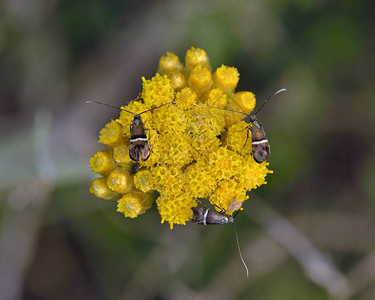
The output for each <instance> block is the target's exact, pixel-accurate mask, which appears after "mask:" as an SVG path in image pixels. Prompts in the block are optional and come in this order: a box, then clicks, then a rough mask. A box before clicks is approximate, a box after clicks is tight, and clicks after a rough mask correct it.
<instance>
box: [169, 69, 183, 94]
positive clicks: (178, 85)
mask: <svg viewBox="0 0 375 300" xmlns="http://www.w3.org/2000/svg"><path fill="white" fill-rule="evenodd" d="M168 78H169V80H170V81H171V85H172V86H173V88H174V89H175V90H177V91H178V90H181V89H183V88H184V87H186V78H185V76H184V75H183V74H182V73H181V72H171V73H169V74H168Z"/></svg>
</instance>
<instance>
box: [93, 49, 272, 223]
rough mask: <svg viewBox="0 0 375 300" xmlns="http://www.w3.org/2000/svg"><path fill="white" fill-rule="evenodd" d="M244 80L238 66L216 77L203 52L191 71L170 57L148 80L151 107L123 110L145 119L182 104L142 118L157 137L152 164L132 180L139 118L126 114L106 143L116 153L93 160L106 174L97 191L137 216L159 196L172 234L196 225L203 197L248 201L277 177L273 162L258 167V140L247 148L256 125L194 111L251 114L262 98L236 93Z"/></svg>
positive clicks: (190, 60)
mask: <svg viewBox="0 0 375 300" xmlns="http://www.w3.org/2000/svg"><path fill="white" fill-rule="evenodd" d="M238 80H239V73H238V71H237V69H236V68H233V67H227V66H224V65H223V66H221V67H219V68H217V69H216V71H215V72H214V73H212V68H211V65H210V61H209V58H208V56H207V54H206V52H205V51H204V50H202V49H198V48H191V49H189V50H188V51H187V53H186V57H185V65H183V64H182V63H181V61H180V60H179V58H178V57H177V56H176V55H175V54H173V53H169V52H168V53H167V54H165V55H163V56H162V57H161V59H160V61H159V68H158V73H157V74H156V75H155V76H154V77H153V78H151V79H150V80H146V79H145V78H142V81H143V91H142V94H141V98H142V99H143V101H136V100H134V101H131V102H130V103H129V104H127V105H126V106H124V107H123V109H126V110H128V111H131V112H134V113H138V114H139V113H141V112H143V111H146V110H149V109H152V108H155V107H157V106H160V105H162V104H166V103H169V102H172V101H175V102H173V103H171V104H168V105H165V106H162V107H159V108H156V109H154V110H151V111H149V112H146V113H144V114H142V115H141V117H142V121H143V122H144V124H145V128H147V129H149V133H150V140H149V145H150V147H151V150H152V152H151V155H150V157H149V159H148V160H147V161H145V162H140V169H139V171H138V172H136V173H135V174H134V175H133V174H132V173H134V172H132V171H131V170H132V167H133V166H134V162H133V161H132V160H131V159H130V157H129V143H130V130H129V128H130V125H131V123H132V121H133V118H134V116H133V115H132V114H130V113H128V112H125V111H122V112H121V115H120V117H119V118H118V119H117V120H112V121H111V122H110V123H108V124H107V125H106V126H105V127H104V128H103V129H102V131H101V132H100V139H99V142H100V143H103V144H105V145H107V146H108V147H109V148H110V149H109V150H107V151H101V152H98V153H96V154H94V155H93V157H92V158H91V160H90V166H91V169H92V170H93V171H94V172H96V173H98V174H100V175H101V176H102V177H101V178H98V179H94V180H93V181H92V183H91V186H90V191H91V192H92V193H93V194H94V195H95V196H97V197H99V198H103V199H106V200H113V201H118V206H117V210H118V211H119V212H122V213H124V215H125V216H126V217H130V218H134V217H137V216H138V215H139V214H142V213H144V212H145V211H146V210H147V209H148V208H150V207H151V206H152V205H153V202H154V191H157V192H158V193H159V194H160V196H159V197H158V198H157V199H156V205H157V208H158V210H159V213H160V215H161V219H162V222H164V221H167V222H169V224H170V227H171V228H173V224H185V223H186V222H187V221H189V220H190V219H191V217H192V210H191V208H192V207H196V206H197V205H198V203H197V201H198V200H197V199H198V198H208V199H209V201H210V202H211V203H213V204H216V205H217V206H218V207H220V208H222V209H224V210H228V206H230V205H233V203H234V202H239V203H242V202H243V201H245V200H247V199H248V196H247V192H248V191H250V190H251V189H254V188H257V187H258V186H260V185H262V184H265V183H266V181H265V177H266V175H267V174H268V173H272V171H270V170H268V169H267V165H268V163H266V162H264V163H261V164H258V163H256V162H255V161H254V159H253V157H252V155H251V151H252V148H251V147H252V146H251V137H250V141H249V142H248V143H246V146H245V147H243V146H244V144H245V141H246V137H247V130H244V129H245V128H246V127H247V126H248V124H247V123H245V122H244V121H242V120H241V119H243V118H244V117H245V116H243V115H242V114H237V113H233V112H228V111H224V110H220V109H213V108H207V107H199V106H195V105H194V104H198V105H203V106H211V107H219V108H227V109H232V110H237V111H241V112H244V113H250V112H251V111H252V110H253V109H254V107H255V97H254V94H253V93H251V92H235V89H236V86H237V83H238ZM250 133H251V132H250ZM239 206H240V205H238V206H236V207H239ZM227 213H229V214H232V213H233V211H227Z"/></svg>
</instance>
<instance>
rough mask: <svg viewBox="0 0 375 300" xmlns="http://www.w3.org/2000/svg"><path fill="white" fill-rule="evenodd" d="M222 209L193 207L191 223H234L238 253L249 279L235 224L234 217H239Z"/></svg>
mask: <svg viewBox="0 0 375 300" xmlns="http://www.w3.org/2000/svg"><path fill="white" fill-rule="evenodd" d="M219 208H220V207H219ZM220 209H221V211H220V212H216V211H212V210H209V209H208V208H202V207H193V208H192V210H193V217H192V219H191V221H192V222H193V223H194V224H199V225H222V224H228V223H232V224H233V228H234V233H235V235H236V241H237V248H238V253H239V254H240V258H241V261H242V263H243V265H244V267H245V269H246V276H247V277H249V269H248V268H247V265H246V263H245V261H244V259H243V257H242V253H241V249H240V242H239V241H238V234H237V229H236V224H235V223H234V217H235V216H236V215H237V213H236V214H235V216H234V217H232V216H228V215H225V212H224V210H223V209H222V208H220ZM237 212H238V211H237Z"/></svg>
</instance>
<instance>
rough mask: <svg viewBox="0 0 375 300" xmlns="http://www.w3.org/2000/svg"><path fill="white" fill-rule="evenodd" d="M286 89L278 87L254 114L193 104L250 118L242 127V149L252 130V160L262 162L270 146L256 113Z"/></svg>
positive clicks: (268, 153) (266, 157) (269, 151)
mask: <svg viewBox="0 0 375 300" xmlns="http://www.w3.org/2000/svg"><path fill="white" fill-rule="evenodd" d="M284 91H286V89H280V90H278V91H277V92H276V93H274V94H273V95H271V96H270V97H268V98H267V99H266V100H265V101H264V103H263V104H262V105H261V106H260V107H259V108H258V110H257V111H256V112H255V113H254V114H246V113H244V112H240V111H236V110H231V109H226V108H221V107H213V106H203V105H198V104H194V105H195V106H199V107H207V108H216V109H221V110H225V111H230V112H234V113H238V114H242V115H245V116H247V117H249V118H250V124H249V125H248V126H247V127H246V128H245V129H244V130H246V129H247V136H246V141H245V144H244V145H243V147H242V149H243V148H244V147H245V146H246V143H247V140H248V139H249V131H251V132H252V135H251V143H252V146H253V147H252V148H253V157H254V160H255V161H256V162H257V163H262V162H264V161H267V159H268V157H269V156H270V153H271V146H270V144H269V142H268V139H267V137H266V133H265V131H264V128H263V126H262V123H261V122H260V121H259V120H258V119H257V116H256V115H257V113H258V112H259V111H260V110H261V109H262V108H263V106H264V105H265V104H266V103H267V102H268V101H269V100H270V99H271V98H272V97H274V96H276V95H277V94H279V93H281V92H284Z"/></svg>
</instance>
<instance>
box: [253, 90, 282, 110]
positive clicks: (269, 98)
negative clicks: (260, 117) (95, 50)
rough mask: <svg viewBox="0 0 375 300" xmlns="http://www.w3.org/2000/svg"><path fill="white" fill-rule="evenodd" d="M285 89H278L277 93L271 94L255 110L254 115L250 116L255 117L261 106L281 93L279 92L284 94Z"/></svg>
mask: <svg viewBox="0 0 375 300" xmlns="http://www.w3.org/2000/svg"><path fill="white" fill-rule="evenodd" d="M285 91H286V89H280V90H278V91H277V92H275V93H273V94H272V95H271V96H269V97H268V98H267V99H266V101H264V102H263V104H262V105H261V106H260V107H259V108H258V109H257V111H256V112H255V113H253V114H252V115H253V116H256V114H257V113H258V112H259V111H260V110H261V109H262V108H263V106H264V105H265V104H266V103H267V102H268V101H269V100H271V99H272V98H273V97H274V96H276V95H277V94H279V93H281V92H285Z"/></svg>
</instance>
